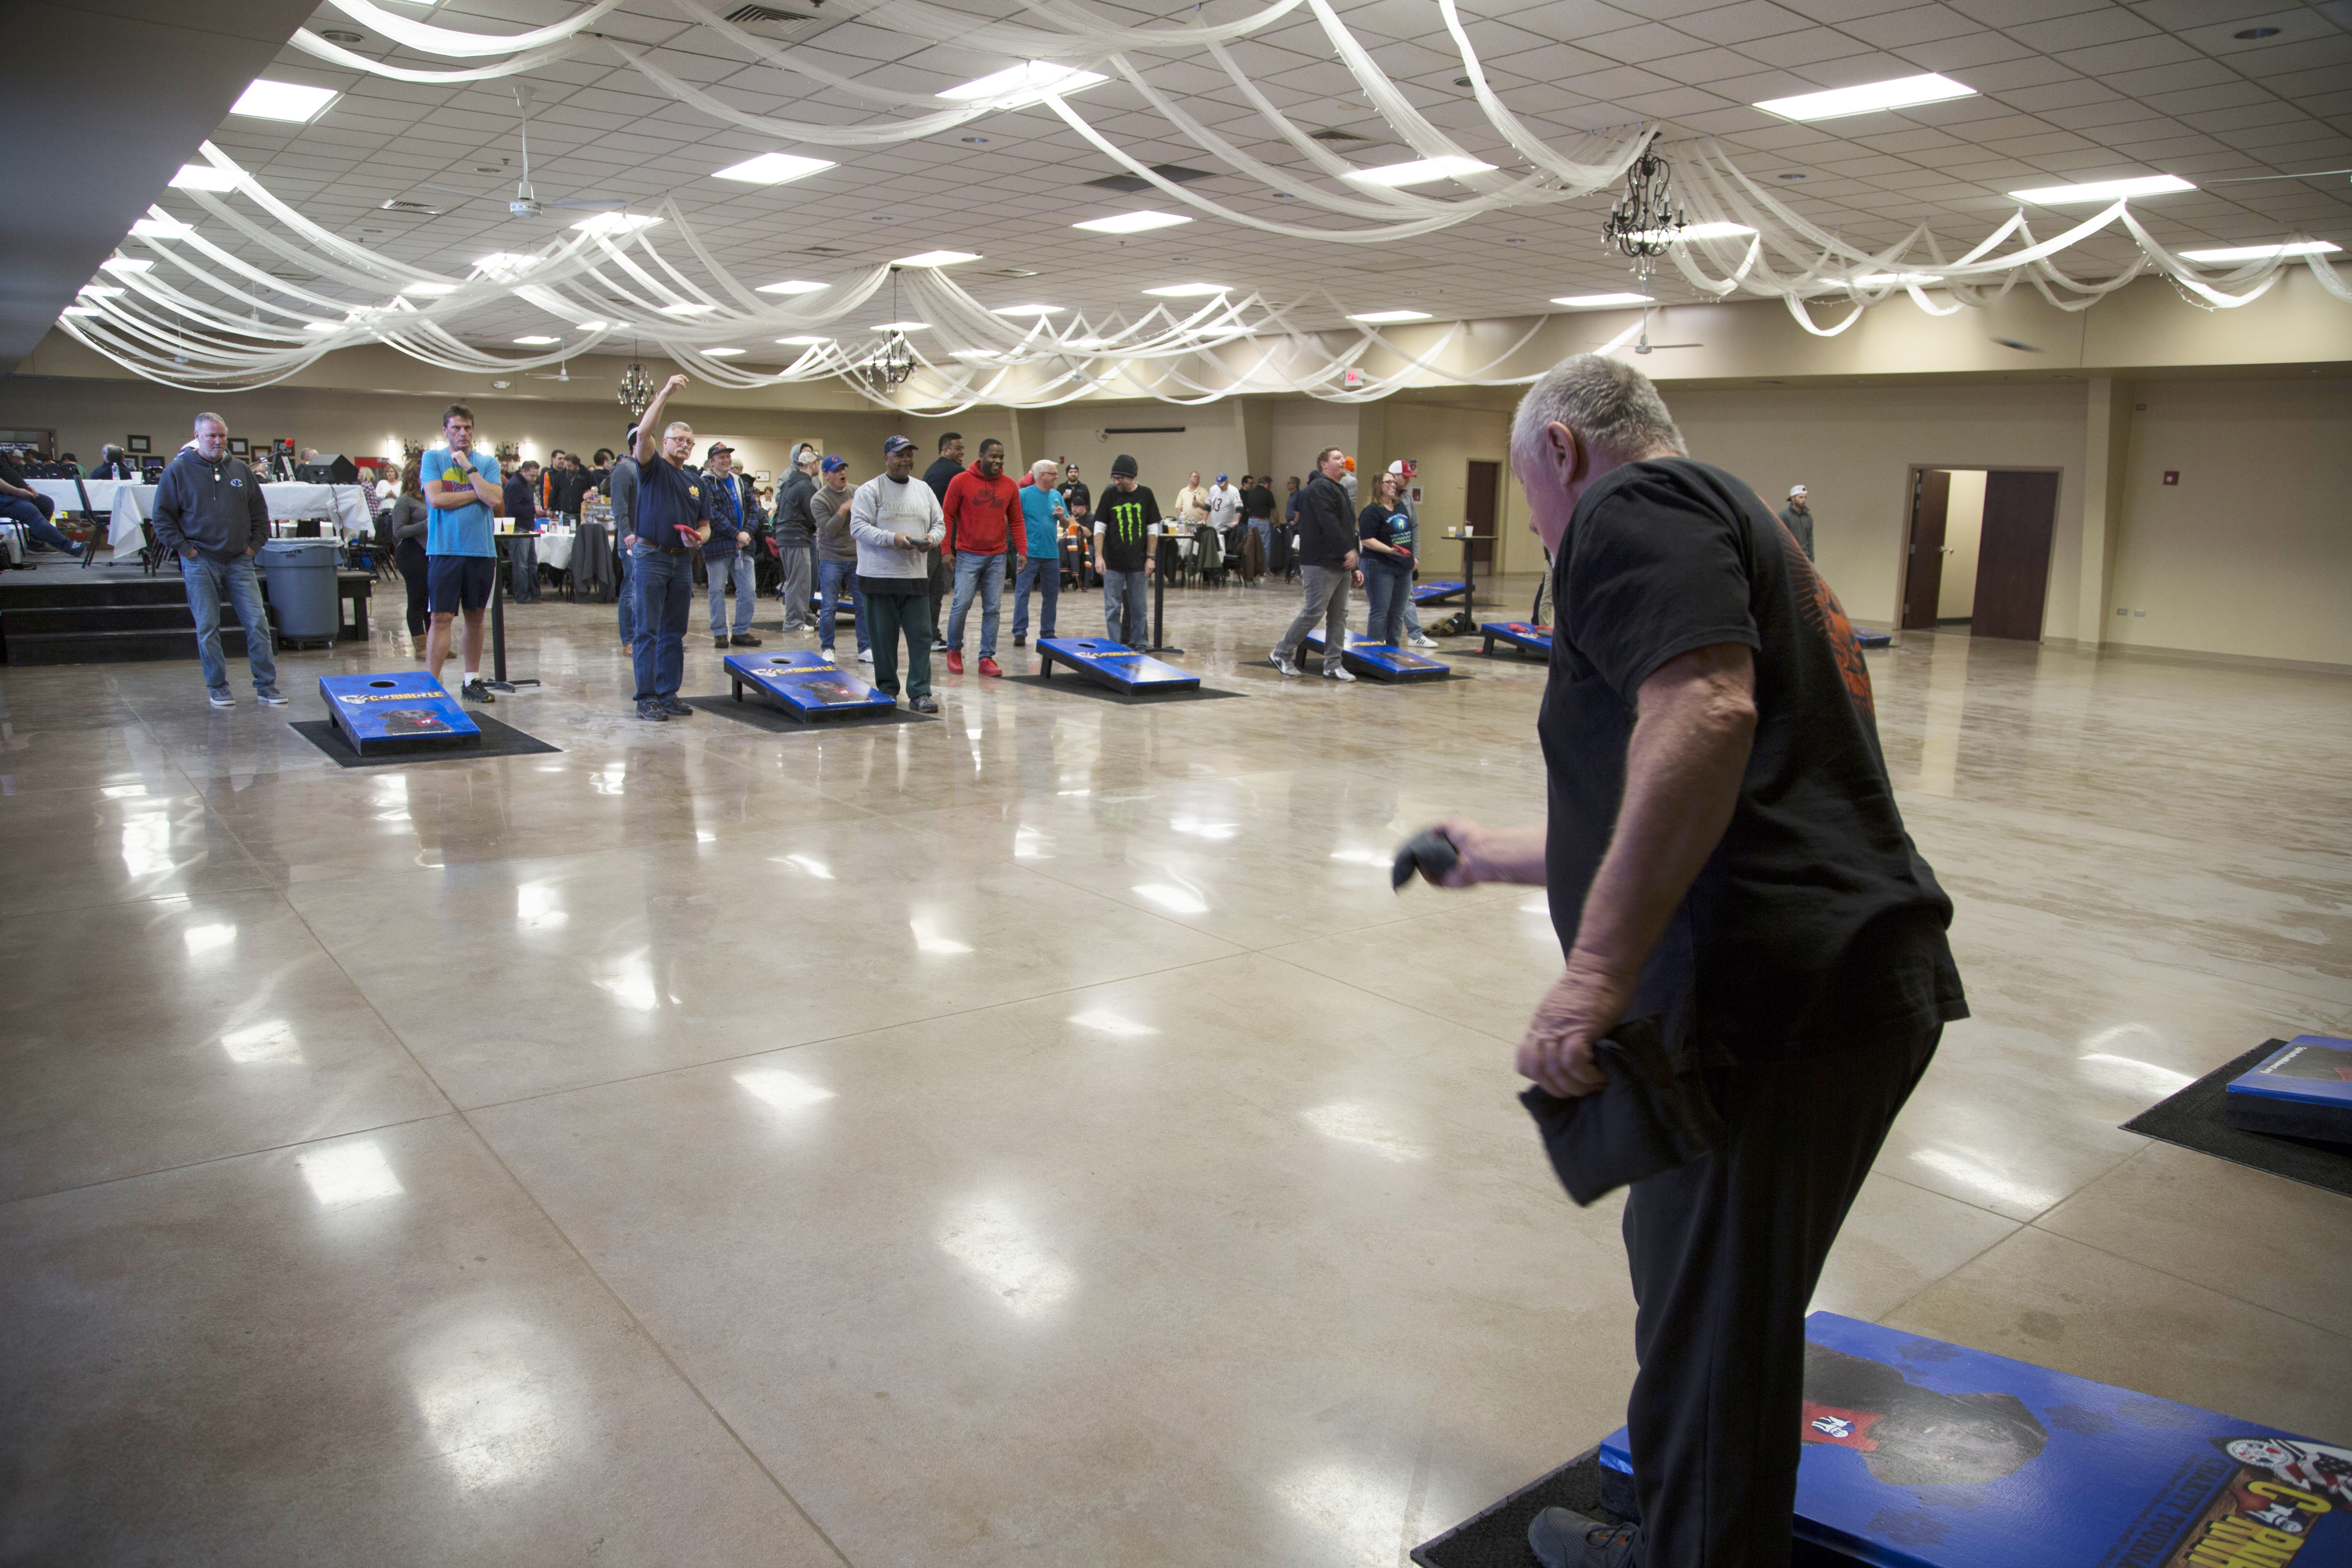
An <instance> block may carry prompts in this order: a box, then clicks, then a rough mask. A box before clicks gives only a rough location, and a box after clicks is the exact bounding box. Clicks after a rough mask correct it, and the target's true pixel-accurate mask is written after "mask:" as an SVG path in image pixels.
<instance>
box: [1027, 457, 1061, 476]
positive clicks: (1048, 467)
mask: <svg viewBox="0 0 2352 1568" xmlns="http://www.w3.org/2000/svg"><path fill="white" fill-rule="evenodd" d="M1061 466H1062V465H1061V464H1059V463H1057V462H1055V461H1054V459H1053V458H1038V459H1037V460H1036V461H1035V462H1034V463H1032V464H1030V465H1029V477H1030V478H1031V479H1044V478H1045V476H1046V475H1047V474H1050V473H1054V472H1055V471H1056V470H1058V469H1059V468H1061Z"/></svg>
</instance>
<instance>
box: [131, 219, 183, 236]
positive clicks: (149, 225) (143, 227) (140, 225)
mask: <svg viewBox="0 0 2352 1568" xmlns="http://www.w3.org/2000/svg"><path fill="white" fill-rule="evenodd" d="M195 232H196V231H195V228H194V226H193V225H190V224H184V223H182V222H181V221H180V220H179V219H178V218H175V217H142V218H141V219H140V220H139V221H138V222H137V223H134V224H132V225H131V233H133V234H135V235H137V236H138V237H140V238H142V239H184V238H186V237H188V236H189V235H192V234H194V233H195Z"/></svg>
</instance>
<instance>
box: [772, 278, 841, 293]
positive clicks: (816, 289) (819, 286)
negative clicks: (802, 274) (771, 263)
mask: <svg viewBox="0 0 2352 1568" xmlns="http://www.w3.org/2000/svg"><path fill="white" fill-rule="evenodd" d="M832 287H833V285H832V284H830V283H812V282H810V281H809V280H808V279H805V278H787V279H784V280H783V281H782V283H762V284H761V285H760V286H759V288H757V289H753V290H752V292H753V293H755V294H818V293H822V292H824V290H825V289H830V288H832Z"/></svg>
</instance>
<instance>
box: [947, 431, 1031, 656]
mask: <svg viewBox="0 0 2352 1568" xmlns="http://www.w3.org/2000/svg"><path fill="white" fill-rule="evenodd" d="M940 510H941V511H943V512H945V513H946V514H947V528H948V531H947V538H946V539H945V540H943V541H942V542H940V564H941V565H943V566H946V567H947V568H949V569H950V571H952V572H953V573H954V574H955V604H954V607H953V608H951V609H950V610H949V612H948V672H949V673H950V674H951V675H961V674H962V673H963V623H964V616H966V615H967V614H969V613H970V611H971V600H972V595H974V594H978V595H980V672H981V674H982V675H1003V673H1004V671H1003V669H1002V668H999V667H998V666H997V662H996V620H997V614H998V609H999V601H1001V600H1002V599H1003V597H1004V560H1005V551H1006V550H1007V549H1008V548H1009V547H1010V545H1011V544H1012V542H1013V541H1014V540H1018V539H1021V538H1023V537H1024V529H1023V527H1022V523H1021V490H1020V487H1019V486H1017V485H1015V484H1014V483H1013V481H1012V480H1011V479H1007V478H1006V477H1005V474H1004V443H1003V442H1002V441H999V440H997V439H995V438H994V437H990V438H989V439H988V440H985V441H982V443H981V444H980V460H979V461H978V462H976V463H974V464H972V466H971V468H966V469H965V470H964V471H963V472H962V473H960V474H958V475H957V476H956V477H955V478H954V479H950V480H949V481H948V493H947V499H946V500H945V501H944V502H942V503H941V505H940Z"/></svg>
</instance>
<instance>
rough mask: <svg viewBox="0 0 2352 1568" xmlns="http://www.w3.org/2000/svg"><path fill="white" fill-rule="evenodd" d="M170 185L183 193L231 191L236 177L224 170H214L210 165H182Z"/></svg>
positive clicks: (234, 186) (234, 185)
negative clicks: (175, 186) (178, 188)
mask: <svg viewBox="0 0 2352 1568" xmlns="http://www.w3.org/2000/svg"><path fill="white" fill-rule="evenodd" d="M172 183H173V184H175V185H177V186H179V187H180V189H182V190H184V191H233V190H235V189H236V175H235V174H231V173H229V171H227V170H226V169H215V167H213V166H212V165H211V164H210V163H183V164H181V165H180V172H179V173H178V174H174V175H173V176H172Z"/></svg>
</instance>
